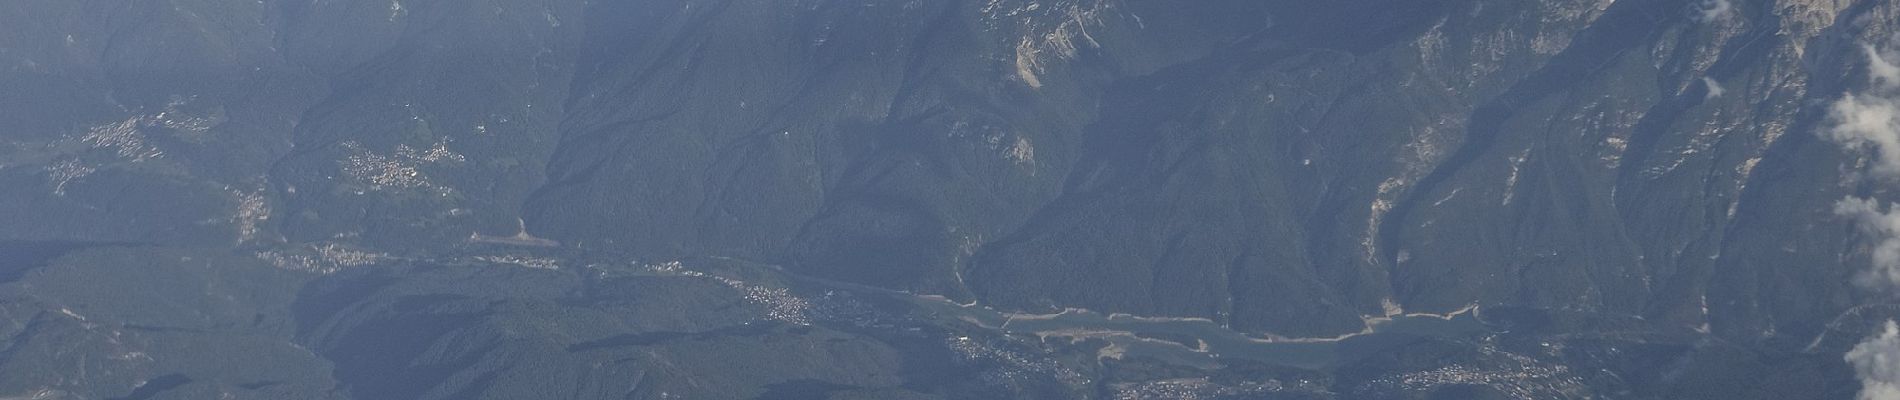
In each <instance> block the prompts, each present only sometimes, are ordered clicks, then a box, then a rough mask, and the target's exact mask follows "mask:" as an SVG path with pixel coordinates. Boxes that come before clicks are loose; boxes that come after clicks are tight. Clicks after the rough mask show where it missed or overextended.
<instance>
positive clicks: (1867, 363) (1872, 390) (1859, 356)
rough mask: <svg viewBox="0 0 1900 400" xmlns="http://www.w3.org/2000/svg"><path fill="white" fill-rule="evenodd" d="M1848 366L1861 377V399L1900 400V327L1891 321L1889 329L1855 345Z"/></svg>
mask: <svg viewBox="0 0 1900 400" xmlns="http://www.w3.org/2000/svg"><path fill="white" fill-rule="evenodd" d="M1847 363H1848V364H1849V365H1853V366H1854V375H1855V376H1857V377H1859V378H1860V384H1861V388H1860V400H1900V324H1895V323H1894V322H1893V321H1892V320H1889V321H1887V326H1886V330H1884V331H1882V332H1881V333H1880V334H1877V335H1874V336H1873V337H1870V338H1867V340H1866V341H1863V342H1860V344H1857V345H1854V349H1853V350H1848V351H1847Z"/></svg>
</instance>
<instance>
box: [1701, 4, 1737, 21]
mask: <svg viewBox="0 0 1900 400" xmlns="http://www.w3.org/2000/svg"><path fill="white" fill-rule="evenodd" d="M1696 12H1697V13H1699V14H1700V15H1697V16H1696V17H1697V18H1696V20H1697V21H1702V22H1709V21H1715V20H1719V19H1722V18H1726V17H1728V16H1729V14H1731V13H1734V12H1735V5H1734V4H1730V3H1729V2H1728V0H1702V2H1701V3H1699V4H1696Z"/></svg>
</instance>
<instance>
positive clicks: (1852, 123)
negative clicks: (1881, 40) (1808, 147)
mask: <svg viewBox="0 0 1900 400" xmlns="http://www.w3.org/2000/svg"><path fill="white" fill-rule="evenodd" d="M1862 48H1863V49H1864V50H1865V51H1866V53H1867V79H1868V80H1869V83H1871V85H1869V87H1868V88H1867V89H1866V90H1864V91H1862V92H1861V93H1849V94H1847V95H1846V96H1843V97H1841V99H1840V100H1838V101H1835V102H1834V104H1833V105H1832V106H1830V107H1828V119H1829V122H1831V125H1832V126H1833V128H1832V129H1828V130H1826V131H1825V135H1826V136H1827V138H1828V139H1830V140H1833V141H1835V142H1836V143H1840V144H1842V145H1844V146H1847V147H1850V148H1867V149H1871V150H1873V152H1874V157H1875V158H1876V159H1875V164H1874V167H1873V168H1874V174H1875V175H1877V176H1882V177H1889V178H1891V177H1896V176H1900V121H1897V120H1896V118H1900V66H1895V65H1894V64H1893V63H1891V62H1888V61H1887V59H1886V58H1885V57H1882V56H1881V54H1880V52H1879V51H1878V50H1875V49H1874V47H1873V46H1871V45H1863V46H1862Z"/></svg>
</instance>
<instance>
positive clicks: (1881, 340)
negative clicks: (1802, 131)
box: [1705, 44, 1900, 400]
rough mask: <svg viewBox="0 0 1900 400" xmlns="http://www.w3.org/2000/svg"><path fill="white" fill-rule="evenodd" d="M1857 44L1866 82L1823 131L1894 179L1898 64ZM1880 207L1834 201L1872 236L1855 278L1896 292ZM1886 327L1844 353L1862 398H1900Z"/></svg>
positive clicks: (1899, 230) (1892, 220) (1891, 224)
mask: <svg viewBox="0 0 1900 400" xmlns="http://www.w3.org/2000/svg"><path fill="white" fill-rule="evenodd" d="M1861 49H1862V50H1863V51H1864V52H1865V53H1866V55H1867V80H1868V83H1869V85H1868V87H1867V88H1866V89H1864V90H1862V91H1861V92H1860V93H1849V94H1847V95H1845V96H1842V97H1841V99H1840V100H1837V101H1835V102H1834V104H1833V105H1831V106H1830V107H1829V108H1828V113H1829V115H1828V119H1829V125H1830V128H1829V129H1826V130H1825V131H1824V132H1823V133H1822V134H1823V135H1824V136H1825V137H1826V138H1827V139H1829V140H1832V141H1834V142H1835V143H1838V144H1840V145H1841V146H1843V147H1846V148H1849V149H1871V150H1872V151H1873V153H1874V154H1873V156H1874V157H1875V159H1874V165H1873V166H1872V169H1873V177H1874V178H1876V179H1894V178H1896V177H1900V121H1896V118H1900V66H1895V65H1894V63H1892V62H1890V61H1887V58H1886V57H1884V56H1882V55H1881V54H1880V51H1879V49H1876V48H1875V47H1874V46H1873V45H1868V44H1862V45H1861ZM1705 79H1706V78H1705ZM1882 208H1883V207H1882V206H1881V204H1880V202H1879V201H1876V200H1874V199H1868V198H1859V197H1848V198H1845V199H1841V201H1839V202H1836V203H1834V214H1836V215H1840V216H1842V217H1846V218H1849V219H1852V220H1854V222H1855V224H1856V225H1858V226H1859V227H1860V230H1861V232H1862V233H1863V234H1865V235H1867V236H1868V237H1871V238H1874V240H1875V241H1876V243H1875V244H1874V248H1873V252H1872V254H1871V256H1870V258H1871V260H1870V261H1872V263H1873V265H1872V268H1869V269H1867V270H1866V271H1862V272H1861V273H1860V274H1857V275H1855V277H1854V283H1855V284H1858V285H1860V286H1861V287H1863V288H1867V289H1869V290H1871V291H1874V292H1878V293H1881V294H1883V295H1894V294H1897V293H1896V292H1900V212H1896V210H1893V209H1892V208H1893V207H1892V205H1891V204H1889V205H1887V206H1886V207H1885V208H1886V209H1885V210H1883V209H1882ZM1885 328H1886V329H1885V330H1884V331H1882V332H1881V333H1880V334H1877V335H1874V336H1872V337H1869V338H1867V339H1865V340H1863V341H1861V343H1860V344H1858V345H1855V346H1854V349H1853V350H1850V351H1848V352H1847V354H1846V355H1845V358H1846V360H1847V363H1848V364H1850V365H1853V367H1854V374H1855V375H1856V376H1858V377H1859V378H1860V382H1861V391H1860V399H1861V400H1900V325H1897V324H1895V323H1894V321H1887V324H1886V326H1885Z"/></svg>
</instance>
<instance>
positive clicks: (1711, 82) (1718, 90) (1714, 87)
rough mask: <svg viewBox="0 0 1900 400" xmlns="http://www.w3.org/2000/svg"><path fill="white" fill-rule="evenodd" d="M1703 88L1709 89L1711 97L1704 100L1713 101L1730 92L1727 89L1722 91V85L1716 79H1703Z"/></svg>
mask: <svg viewBox="0 0 1900 400" xmlns="http://www.w3.org/2000/svg"><path fill="white" fill-rule="evenodd" d="M1702 86H1708V87H1709V95H1708V96H1707V97H1704V98H1703V99H1713V98H1717V97H1722V93H1723V92H1727V91H1728V90H1726V89H1722V84H1720V83H1716V82H1715V79H1714V78H1710V77H1706V76H1704V77H1702Z"/></svg>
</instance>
